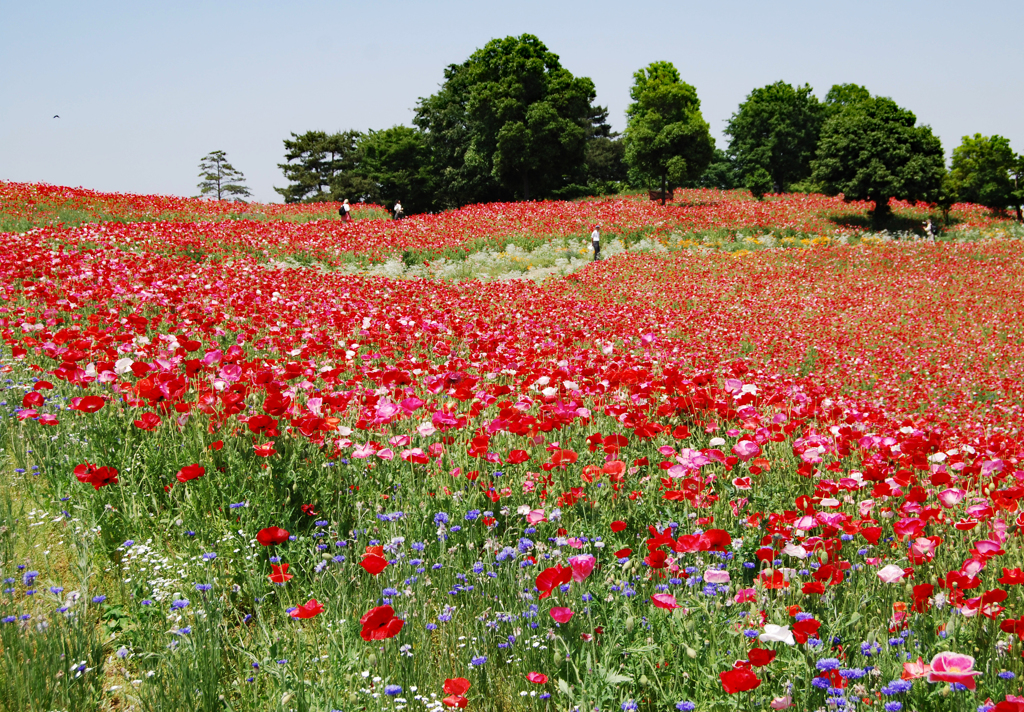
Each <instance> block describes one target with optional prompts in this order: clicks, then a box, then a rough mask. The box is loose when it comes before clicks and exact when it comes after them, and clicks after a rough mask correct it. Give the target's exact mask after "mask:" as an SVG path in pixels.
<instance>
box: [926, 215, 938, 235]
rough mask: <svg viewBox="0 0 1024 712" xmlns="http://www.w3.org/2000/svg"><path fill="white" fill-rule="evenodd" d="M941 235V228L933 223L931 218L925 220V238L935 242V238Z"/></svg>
mask: <svg viewBox="0 0 1024 712" xmlns="http://www.w3.org/2000/svg"><path fill="white" fill-rule="evenodd" d="M938 234H939V226H938V225H936V224H935V223H933V222H932V219H931V216H929V217H928V219H927V220H925V223H924V235H925V237H927V238H929V239H931V240H934V239H935V236H936V235H938Z"/></svg>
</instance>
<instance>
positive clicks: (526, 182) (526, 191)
mask: <svg viewBox="0 0 1024 712" xmlns="http://www.w3.org/2000/svg"><path fill="white" fill-rule="evenodd" d="M529 199H530V176H529V174H528V173H527V172H526V171H523V200H529Z"/></svg>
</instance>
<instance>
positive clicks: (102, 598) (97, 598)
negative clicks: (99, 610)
mask: <svg viewBox="0 0 1024 712" xmlns="http://www.w3.org/2000/svg"><path fill="white" fill-rule="evenodd" d="M105 600H107V597H106V596H104V595H102V594H101V595H99V596H93V597H92V602H93V603H103V602H104V601H105Z"/></svg>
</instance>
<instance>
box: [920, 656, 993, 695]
mask: <svg viewBox="0 0 1024 712" xmlns="http://www.w3.org/2000/svg"><path fill="white" fill-rule="evenodd" d="M930 665H931V672H929V673H928V682H959V683H960V684H961V685H963V686H964V687H966V688H967V689H968V690H973V689H974V688H975V687H976V684H975V682H974V678H975V676H976V675H980V674H981V673H980V672H978V671H976V670H974V658H972V657H971V656H970V655H963V654H962V653H954V652H952V651H944V652H941V653H939V654H937V655H936V656H935V657H934V658H932V661H931V663H930Z"/></svg>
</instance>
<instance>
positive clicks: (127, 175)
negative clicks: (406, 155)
mask: <svg viewBox="0 0 1024 712" xmlns="http://www.w3.org/2000/svg"><path fill="white" fill-rule="evenodd" d="M1022 28H1024V2H1021V0H1004V1H996V0H976V1H975V2H973V3H966V2H947V1H945V0H932V1H929V2H926V1H924V0H907V1H900V0H889V1H887V2H879V1H877V0H869V1H867V2H856V3H851V2H828V1H825V0H819V1H816V2H790V1H786V0H783V1H781V2H774V3H768V2H763V0H762V1H754V2H748V1H743V0H732V1H724V2H723V1H720V2H702V3H695V2H684V1H681V0H679V1H676V2H659V1H657V0H648V1H646V2H638V3H633V4H630V3H628V2H621V1H620V2H607V1H606V0H591V2H575V1H572V2H560V1H558V0H547V1H545V2H537V1H535V0H521V1H520V2H515V3H504V2H465V1H461V0H459V1H455V0H453V1H445V2H431V3H426V2H403V1H401V0H384V1H380V0H378V1H377V2H364V3H355V2H317V1H311V0H291V1H289V2H284V1H283V0H277V1H274V2H271V1H259V0H250V1H249V2H240V1H236V0H215V1H212V2H211V1H210V0H206V1H205V2H190V1H183V0H178V1H177V2H173V3H168V2H161V3H155V2H149V1H148V0H135V1H133V2H89V1H88V0H79V1H78V2H64V1H59V0H31V1H29V2H15V1H14V0H0V97H2V98H0V179H6V180H17V181H41V182H47V183H53V184H57V185H70V186H83V187H86V188H93V189H96V190H104V191H118V192H133V193H159V194H165V195H183V196H190V195H196V194H197V192H198V191H197V188H196V184H197V183H198V175H197V174H198V167H197V166H198V163H199V160H200V158H201V157H202V156H203V155H205V154H206V153H208V152H210V151H212V150H215V149H221V150H224V151H227V154H228V158H229V160H230V161H231V162H232V163H233V165H234V166H235V167H236V168H237V169H239V170H241V171H242V172H243V173H244V174H245V176H246V178H247V179H248V184H249V186H250V188H251V189H252V190H253V193H254V197H255V199H257V200H260V201H264V202H278V201H279V199H280V198H279V196H278V194H277V193H275V192H274V190H273V188H274V187H275V186H277V187H282V186H284V185H285V181H284V177H283V175H282V174H281V171H280V169H278V167H277V164H278V163H281V162H283V160H284V158H283V154H284V147H283V144H282V141H283V140H284V139H285V138H287V137H288V135H289V132H295V133H303V132H305V131H308V130H312V129H320V130H324V131H329V132H333V131H342V130H347V129H358V130H360V131H365V130H367V129H370V128H375V129H382V128H387V127H389V126H393V125H395V124H406V125H410V124H411V120H412V117H413V110H414V108H415V106H416V101H417V99H418V98H419V97H424V96H428V95H430V94H432V93H434V92H435V91H436V90H437V88H438V85H439V84H440V83H441V81H442V80H443V72H444V68H445V67H446V66H447V65H449V64H453V63H460V62H462V61H464V60H465V59H466V58H468V57H469V55H470V54H471V53H472V52H473V51H474V50H475V49H477V48H479V47H482V46H483V45H484V44H486V43H487V42H488V41H489V40H491V39H493V38H496V37H505V36H508V35H520V34H523V33H531V34H534V35H537V36H538V37H539V38H540V39H541V40H542V41H543V42H544V43H545V44H546V45H547V46H548V48H549V49H550V50H551V51H553V52H555V53H556V54H558V55H559V56H560V57H561V61H562V65H563V66H564V67H566V68H567V69H568V70H569V71H571V72H572V73H573V74H575V75H577V76H587V77H590V78H591V79H592V80H593V81H594V84H595V85H596V87H597V100H598V103H600V104H602V105H604V106H607V107H608V108H609V109H610V112H611V115H610V119H611V123H612V125H613V127H614V128H615V129H616V130H620V131H621V130H622V129H623V128H624V127H625V116H624V112H625V108H626V104H627V103H628V101H629V87H630V85H631V83H632V74H633V72H634V71H636V70H637V69H640V68H641V67H644V66H646V65H647V64H649V63H650V62H652V61H657V60H667V61H670V62H673V63H674V64H675V65H676V67H677V68H678V69H679V72H680V74H681V75H682V77H683V79H684V80H685V81H687V82H689V83H690V84H692V85H694V86H695V87H696V89H697V93H698V95H699V96H700V99H701V101H702V109H703V112H704V118H705V119H706V120H707V121H708V123H710V125H711V130H712V134H713V135H714V136H715V138H716V140H717V141H718V145H719V146H720V147H722V148H724V147H725V142H724V140H723V136H722V130H723V128H724V127H725V122H726V121H727V120H728V118H729V116H730V115H731V114H732V113H733V112H734V111H735V110H736V108H737V106H738V105H739V103H740V102H741V101H743V99H744V98H745V97H746V96H747V94H748V93H749V92H750V91H751V90H752V89H754V88H756V87H760V86H764V85H766V84H770V83H772V82H775V81H778V80H780V79H781V80H784V81H787V82H789V83H791V84H804V83H809V84H810V85H811V86H812V87H813V88H814V90H815V93H816V94H817V95H818V96H819V98H821V97H824V95H825V93H826V92H827V91H828V89H829V87H830V86H831V85H832V84H836V83H845V82H853V83H857V84H863V85H865V86H866V87H867V88H868V89H869V90H870V91H871V92H872V93H874V94H880V95H883V96H890V97H892V98H893V99H894V100H895V101H896V102H897V103H898V104H900V105H901V106H904V107H906V108H908V109H910V110H911V111H913V112H914V113H915V114H916V115H917V117H918V121H919V122H921V123H925V124H929V125H931V127H932V128H933V129H934V131H935V133H936V134H937V135H938V136H939V137H940V138H941V139H942V144H943V147H944V148H945V150H946V153H947V155H948V154H949V153H950V152H951V151H952V149H953V148H954V147H955V146H957V145H959V143H960V138H961V137H962V136H963V135H965V134H974V133H981V134H984V135H992V134H1000V135H1002V136H1005V137H1006V138H1008V139H1010V142H1011V145H1012V146H1013V147H1014V149H1015V150H1016V151H1017V152H1024V71H1022V70H1024V41H1022V40H1021V30H1022ZM54 114H59V115H60V118H59V119H54V118H52V117H53V115H54Z"/></svg>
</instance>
